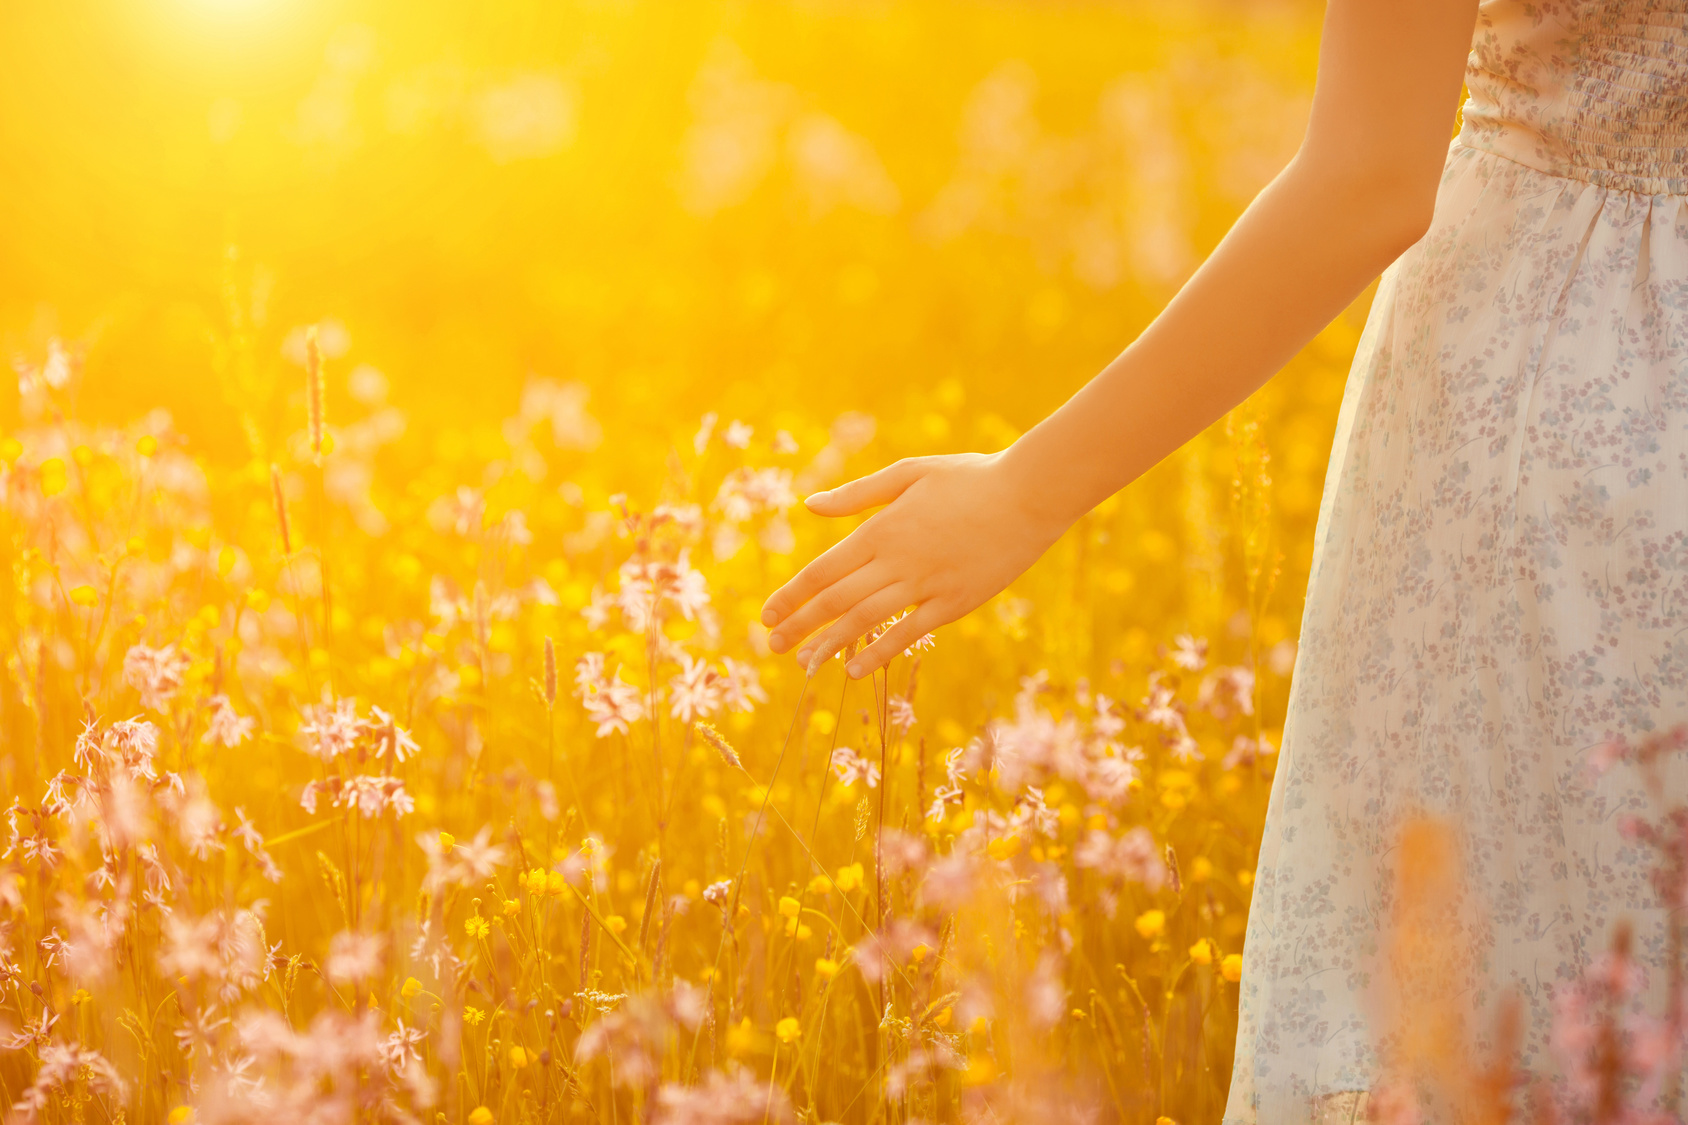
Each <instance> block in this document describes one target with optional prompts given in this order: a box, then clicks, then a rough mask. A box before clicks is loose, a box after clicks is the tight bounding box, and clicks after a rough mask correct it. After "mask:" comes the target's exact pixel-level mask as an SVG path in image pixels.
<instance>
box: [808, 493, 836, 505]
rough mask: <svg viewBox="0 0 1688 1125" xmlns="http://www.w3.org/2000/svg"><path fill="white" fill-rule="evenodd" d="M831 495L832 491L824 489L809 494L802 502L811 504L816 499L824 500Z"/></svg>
mask: <svg viewBox="0 0 1688 1125" xmlns="http://www.w3.org/2000/svg"><path fill="white" fill-rule="evenodd" d="M831 495H832V493H830V492H826V491H821V492H816V493H814V494H813V495H811V496H809V497H808V498H807V499H806V500H804V501H803V503H805V504H813V503H814V502H815V501H816V500H825V499H826V498H827V497H828V496H831Z"/></svg>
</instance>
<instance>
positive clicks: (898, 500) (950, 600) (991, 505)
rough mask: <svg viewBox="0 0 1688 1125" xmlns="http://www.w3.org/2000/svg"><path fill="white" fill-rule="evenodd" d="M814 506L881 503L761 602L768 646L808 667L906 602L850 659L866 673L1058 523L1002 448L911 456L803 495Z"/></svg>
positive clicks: (820, 510) (856, 671)
mask: <svg viewBox="0 0 1688 1125" xmlns="http://www.w3.org/2000/svg"><path fill="white" fill-rule="evenodd" d="M804 504H805V505H806V506H807V507H808V509H809V510H810V511H811V512H814V513H815V514H816V515H821V516H848V515H854V514H855V513H857V512H861V511H865V510H866V509H868V508H875V507H880V506H881V505H883V506H884V508H883V510H882V511H880V512H876V513H875V514H874V515H873V516H871V517H869V518H868V519H867V520H866V522H864V523H863V524H862V525H861V526H860V527H858V528H856V530H855V531H852V532H851V533H850V534H849V535H848V536H846V537H845V538H844V540H843V541H842V542H841V543H839V544H837V545H836V546H834V547H833V548H832V549H831V550H829V551H827V552H826V553H825V554H823V555H821V556H820V557H819V558H817V559H815V561H813V562H811V563H810V564H809V565H808V566H806V567H804V568H803V569H802V571H800V572H799V573H798V574H797V576H796V577H795V578H793V579H792V580H791V581H790V582H787V583H786V584H785V585H784V586H782V587H780V588H779V589H778V590H776V591H775V592H774V594H773V596H772V597H770V598H769V599H768V601H767V604H766V605H765V606H764V607H763V609H762V624H764V625H766V626H769V627H770V628H771V629H772V630H773V632H772V633H771V634H770V635H769V637H768V644H769V646H770V647H771V648H772V649H773V650H774V651H775V652H788V651H790V650H792V649H794V648H795V649H797V659H798V660H799V661H800V662H801V663H803V664H804V665H806V666H807V667H808V668H809V670H810V672H813V671H815V670H816V669H818V668H819V667H820V665H821V664H822V662H824V661H825V660H826V659H827V658H828V657H830V656H832V655H833V654H834V653H836V652H838V651H839V650H841V649H843V648H844V647H845V646H846V645H848V644H849V643H850V642H851V641H854V640H856V639H858V638H860V637H861V636H863V635H864V634H866V633H867V632H868V631H869V630H871V629H872V628H873V627H874V626H876V625H878V624H880V623H881V622H883V621H885V620H886V619H887V618H890V617H894V616H896V615H898V614H900V613H902V612H903V611H904V610H905V609H908V608H910V607H911V606H912V607H913V612H911V613H909V614H908V615H907V616H905V617H903V618H902V619H901V620H899V621H898V622H897V623H896V624H895V625H893V626H892V627H891V628H890V629H888V630H887V631H886V632H885V633H884V634H883V635H881V636H880V637H879V638H878V639H877V640H875V641H874V642H873V643H872V644H870V645H868V647H867V648H865V649H863V650H862V651H861V652H859V653H857V654H856V655H855V656H854V657H853V658H852V659H851V660H850V663H849V666H848V668H847V671H848V674H849V675H850V676H851V677H852V678H855V679H859V678H861V677H862V676H866V675H869V674H871V673H872V672H874V671H876V670H877V669H879V668H881V667H883V666H884V665H886V664H887V663H889V662H890V660H891V658H892V657H893V656H895V655H896V654H897V653H898V652H901V651H902V650H903V649H905V648H907V647H908V646H909V645H911V644H913V643H914V642H915V641H916V640H918V639H919V638H920V637H921V636H922V635H924V634H926V633H929V632H931V631H932V630H933V629H936V628H937V627H938V626H940V625H945V624H948V623H949V622H951V621H954V620H955V619H956V618H958V617H961V616H963V615H964V614H966V613H968V612H970V611H972V610H973V609H975V608H977V607H978V606H980V605H983V604H984V603H985V602H986V601H988V600H989V599H990V598H992V597H994V596H995V595H996V594H997V593H999V592H1000V591H1002V590H1003V589H1004V588H1005V587H1006V586H1007V585H1008V584H1009V583H1010V582H1012V581H1013V580H1014V579H1015V578H1017V577H1019V576H1020V574H1021V573H1023V572H1024V571H1025V570H1026V568H1027V567H1029V566H1031V564H1032V563H1034V562H1036V561H1037V559H1038V557H1039V556H1040V555H1042V554H1043V552H1044V551H1046V550H1047V549H1048V548H1049V546H1050V544H1052V543H1054V542H1055V540H1056V539H1057V538H1059V537H1060V535H1061V533H1062V532H1063V531H1065V530H1066V524H1065V522H1064V521H1062V520H1060V519H1058V518H1056V517H1054V516H1052V515H1050V514H1048V512H1047V510H1045V511H1043V512H1040V511H1039V507H1040V505H1039V504H1038V503H1037V498H1036V497H1035V496H1027V495H1023V494H1022V490H1021V487H1020V486H1019V485H1017V483H1016V481H1015V479H1014V478H1013V476H1012V474H1011V473H1010V472H1009V470H1008V467H1007V465H1005V463H1004V461H1003V457H1002V455H1001V454H983V453H957V454H949V455H945V456H940V457H913V458H909V459H907V460H903V461H898V462H897V463H896V464H894V465H889V466H887V467H886V468H883V469H881V470H879V471H878V472H876V473H872V474H870V475H868V476H865V477H861V478H859V479H857V480H853V481H851V482H850V483H848V484H845V485H841V486H839V487H838V488H835V489H833V490H831V491H830V492H817V493H815V495H813V496H811V497H809V498H808V499H807V500H805V501H804Z"/></svg>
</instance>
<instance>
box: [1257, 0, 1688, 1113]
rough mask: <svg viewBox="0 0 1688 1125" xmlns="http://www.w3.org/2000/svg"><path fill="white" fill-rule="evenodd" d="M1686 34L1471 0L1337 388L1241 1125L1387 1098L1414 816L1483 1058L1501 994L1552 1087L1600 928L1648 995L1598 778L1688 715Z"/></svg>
mask: <svg viewBox="0 0 1688 1125" xmlns="http://www.w3.org/2000/svg"><path fill="white" fill-rule="evenodd" d="M1685 29H1688V0H1676V2H1675V3H1655V4H1646V3H1635V2H1613V0H1607V2H1600V3H1558V4H1555V3H1551V2H1549V3H1536V4H1530V5H1526V4H1524V3H1522V2H1519V0H1499V2H1491V3H1485V4H1484V5H1483V6H1482V9H1481V15H1480V18H1479V25H1478V29H1477V36H1476V40H1475V43H1474V48H1473V52H1472V56H1471V63H1470V68H1469V71H1468V85H1469V86H1470V88H1471V90H1472V99H1471V101H1470V102H1468V103H1467V107H1466V121H1465V126H1464V128H1463V129H1462V132H1461V135H1460V137H1459V138H1458V139H1457V140H1456V141H1455V142H1454V144H1453V145H1452V147H1451V148H1450V150H1449V155H1448V160H1447V164H1446V167H1445V170H1444V173H1443V179H1442V184H1441V188H1440V192H1439V195H1438V197H1437V204H1436V213H1435V218H1434V220H1433V223H1432V226H1431V229H1430V231H1429V232H1428V233H1427V234H1426V235H1425V237H1424V238H1423V239H1422V240H1421V241H1420V242H1419V243H1418V244H1417V245H1416V246H1414V247H1413V248H1412V249H1411V250H1410V251H1408V252H1407V253H1406V254H1405V255H1404V256H1403V257H1402V258H1401V259H1400V260H1399V261H1397V262H1396V263H1395V264H1394V265H1393V266H1392V267H1391V268H1390V269H1389V270H1388V271H1387V272H1386V273H1385V274H1384V277H1383V280H1382V282H1381V283H1380V286H1379V289H1378V292H1377V296H1376V300H1375V302H1374V304H1373V306H1372V311H1371V316H1370V319H1369V321H1368V323H1367V326H1366V330H1365V333H1364V335H1363V337H1362V339H1361V343H1360V347H1359V351H1358V354H1357V355H1356V358H1355V362H1354V368H1353V372H1352V375H1351V377H1350V381H1349V386H1348V389H1347V393H1346V396H1345V398H1344V401H1343V405H1342V411H1341V415H1340V420H1339V424H1338V429H1337V436H1336V443H1335V448H1334V450H1333V453H1332V459H1331V465H1330V470H1329V474H1328V477H1327V479H1326V484H1325V495H1324V500H1323V504H1322V507H1321V511H1320V516H1319V529H1318V533H1317V535H1318V538H1317V542H1316V544H1315V560H1314V565H1313V574H1312V578H1311V582H1310V585H1309V589H1308V595H1307V604H1306V610H1305V618H1304V621H1303V625H1302V648H1301V651H1300V654H1299V656H1298V658H1297V664H1296V669H1295V680H1294V686H1293V689H1292V694H1291V700H1290V705H1289V715H1288V718H1287V721H1286V726H1285V731H1284V745H1283V750H1282V752H1281V755H1280V760H1279V762H1278V767H1277V770H1276V773H1275V775H1274V778H1273V788H1272V794H1271V805H1270V811H1269V813H1268V816H1267V821H1266V828H1265V836H1264V839H1263V842H1262V845H1261V853H1260V863H1259V870H1258V877H1257V882H1256V884H1255V890H1254V901H1253V908H1252V913H1251V916H1250V919H1249V929H1248V934H1247V939H1246V944H1245V949H1244V954H1243V957H1244V964H1243V978H1242V986H1241V1008H1240V1013H1239V1026H1238V1041H1237V1056H1236V1065H1235V1070H1234V1072H1233V1076H1232V1084H1231V1094H1230V1101H1229V1104H1228V1107H1227V1110H1226V1115H1225V1121H1226V1123H1227V1125H1244V1123H1253V1122H1257V1121H1258V1122H1267V1123H1271V1125H1301V1123H1306V1122H1309V1121H1312V1120H1314V1118H1315V1115H1316V1113H1318V1112H1319V1111H1318V1110H1317V1109H1316V1106H1322V1105H1328V1104H1330V1102H1329V1098H1330V1095H1332V1094H1337V1093H1341V1092H1343V1091H1362V1090H1367V1089H1370V1088H1371V1087H1372V1086H1373V1085H1374V1083H1375V1082H1376V1080H1377V1078H1378V1076H1379V1071H1380V1067H1381V1062H1380V1060H1382V1059H1385V1058H1387V1057H1388V1055H1389V1049H1390V1046H1391V1043H1390V1038H1389V1021H1388V1019H1387V1018H1386V1017H1385V1016H1383V1015H1382V1013H1384V1012H1386V1011H1388V1010H1389V1006H1390V1002H1391V995H1390V992H1389V989H1390V987H1391V985H1390V981H1389V974H1388V973H1387V972H1386V971H1385V969H1384V958H1385V955H1386V947H1387V943H1388V940H1389V921H1390V917H1391V911H1392V909H1393V906H1394V903H1393V901H1392V899H1393V896H1394V875H1395V867H1394V863H1393V860H1394V849H1395V847H1396V844H1397V841H1398V839H1399V835H1398V830H1399V827H1400V825H1401V823H1402V822H1403V820H1404V819H1405V818H1407V817H1409V816H1411V815H1414V814H1416V813H1421V812H1422V813H1427V814H1429V815H1432V816H1437V817H1442V818H1445V819H1447V820H1448V821H1449V822H1451V823H1452V824H1453V825H1454V826H1455V828H1456V831H1457V834H1458V837H1459V840H1460V843H1461V849H1462V851H1461V854H1462V860H1461V862H1462V875H1463V878H1464V880H1465V886H1466V888H1467V892H1468V895H1467V897H1468V902H1467V903H1466V904H1465V906H1464V907H1462V911H1461V915H1460V919H1459V922H1458V928H1459V931H1460V932H1461V933H1462V935H1463V936H1464V937H1465V938H1466V939H1467V941H1468V948H1469V952H1470V956H1469V957H1467V958H1464V959H1461V958H1458V957H1453V956H1450V959H1449V964H1448V971H1447V979H1446V988H1447V991H1448V995H1449V996H1451V997H1454V998H1456V1000H1457V1004H1458V1007H1459V1009H1460V1010H1461V1012H1462V1014H1463V1017H1464V1024H1465V1028H1466V1031H1467V1033H1468V1034H1469V1035H1470V1036H1471V1042H1472V1046H1473V1048H1474V1049H1475V1050H1477V1051H1484V1050H1486V1049H1487V1048H1488V1047H1490V1046H1491V1045H1492V1039H1493V1034H1494V1031H1495V1029H1496V1026H1497V1020H1498V1018H1499V1011H1500V1005H1501V1004H1502V1002H1503V1000H1504V999H1505V997H1506V996H1507V995H1508V994H1512V995H1515V996H1517V997H1518V998H1519V999H1520V1000H1521V1001H1522V1003H1523V1012H1522V1014H1523V1031H1524V1035H1523V1043H1522V1052H1523V1053H1522V1057H1521V1059H1520V1061H1521V1062H1522V1064H1523V1065H1524V1066H1525V1067H1526V1068H1527V1069H1528V1070H1530V1071H1533V1072H1534V1073H1536V1074H1539V1075H1545V1076H1548V1077H1549V1078H1550V1080H1551V1081H1553V1082H1557V1083H1560V1084H1561V1086H1562V1083H1563V1081H1564V1080H1563V1077H1562V1075H1561V1074H1560V1068H1559V1067H1558V1066H1557V1065H1556V1063H1555V1060H1554V1056H1553V1052H1552V1043H1551V1039H1552V1026H1553V1000H1554V995H1555V990H1556V989H1561V990H1562V989H1563V988H1565V987H1566V986H1568V985H1569V984H1570V983H1571V982H1572V981H1574V980H1575V978H1577V977H1578V976H1579V974H1581V973H1582V972H1583V970H1585V969H1586V968H1587V967H1588V966H1589V965H1590V963H1591V962H1592V961H1593V960H1594V959H1595V958H1596V957H1597V956H1598V955H1599V954H1600V953H1602V952H1603V951H1604V950H1605V949H1606V948H1607V947H1608V944H1609V942H1610V939H1611V936H1612V932H1613V927H1614V925H1615V924H1616V923H1617V922H1618V921H1619V920H1620V919H1627V920H1628V921H1629V923H1630V924H1631V925H1632V926H1633V928H1634V943H1635V944H1634V956H1635V958H1636V961H1637V962H1638V963H1639V965H1640V966H1641V967H1642V968H1643V970H1644V971H1645V972H1646V973H1647V983H1646V986H1645V987H1644V988H1642V989H1641V990H1640V993H1639V995H1638V997H1637V999H1636V1005H1637V1008H1638V1010H1639V1009H1640V1008H1645V1009H1646V1010H1647V1011H1649V1012H1651V1013H1652V1014H1654V1015H1658V1014H1660V1013H1662V1011H1663V1009H1664V994H1665V983H1666V982H1665V971H1664V965H1665V963H1666V957H1667V951H1666V946H1665V942H1666V921H1665V913H1664V910H1663V909H1662V907H1661V905H1660V904H1659V902H1658V900H1657V897H1656V895H1655V894H1654V891H1653V888H1652V886H1651V884H1650V883H1649V881H1648V874H1649V872H1650V870H1651V866H1652V857H1651V855H1650V853H1648V852H1647V851H1646V850H1645V849H1644V848H1642V847H1640V846H1639V845H1637V844H1635V843H1632V842H1631V841H1629V840H1627V839H1625V838H1624V836H1623V835H1622V833H1621V832H1620V830H1619V824H1620V822H1621V821H1622V820H1623V818H1624V816H1625V815H1627V814H1629V813H1638V814H1643V815H1646V814H1650V813H1652V812H1654V811H1655V810H1654V809H1653V808H1652V806H1651V804H1650V802H1649V799H1648V797H1647V794H1646V790H1645V789H1644V788H1643V786H1642V783H1641V781H1640V779H1639V777H1637V776H1635V774H1634V772H1633V771H1631V770H1627V769H1614V770H1611V771H1609V772H1607V773H1606V774H1604V775H1601V776H1598V777H1595V776H1594V775H1593V774H1592V773H1591V772H1590V771H1589V770H1588V769H1587V768H1586V766H1587V762H1588V758H1589V755H1590V754H1591V753H1592V752H1593V751H1594V749H1595V748H1596V747H1598V746H1599V745H1600V744H1601V743H1602V742H1604V741H1605V740H1606V739H1607V738H1608V737H1609V736H1611V735H1614V734H1619V733H1623V734H1630V735H1636V734H1640V733H1642V732H1646V731H1649V730H1654V729H1658V728H1660V727H1663V726H1668V725H1671V724H1674V723H1675V722H1678V721H1681V720H1684V719H1688V195H1685V194H1684V192H1688V148H1681V147H1676V146H1677V145H1678V144H1679V142H1677V141H1675V140H1673V138H1678V137H1681V136H1683V135H1684V134H1688V100H1685V99H1684V98H1683V97H1682V94H1683V92H1684V91H1688V30H1685ZM1626 114H1627V116H1626ZM1596 118H1598V119H1596ZM1666 769H1667V776H1666V789H1667V792H1668V793H1669V794H1670V795H1671V797H1672V798H1673V799H1674V800H1676V801H1680V800H1681V799H1682V798H1683V796H1684V795H1685V794H1688V769H1685V767H1684V764H1683V763H1682V762H1681V761H1673V762H1670V763H1668V764H1667V766H1666Z"/></svg>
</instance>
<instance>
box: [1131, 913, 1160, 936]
mask: <svg viewBox="0 0 1688 1125" xmlns="http://www.w3.org/2000/svg"><path fill="white" fill-rule="evenodd" d="M1136 925H1137V932H1138V933H1139V934H1142V935H1143V937H1144V938H1145V939H1147V940H1149V941H1153V940H1154V939H1155V938H1157V937H1159V936H1160V935H1161V934H1163V933H1165V932H1166V912H1165V911H1163V910H1145V911H1143V913H1141V914H1139V915H1138V916H1137V923H1136Z"/></svg>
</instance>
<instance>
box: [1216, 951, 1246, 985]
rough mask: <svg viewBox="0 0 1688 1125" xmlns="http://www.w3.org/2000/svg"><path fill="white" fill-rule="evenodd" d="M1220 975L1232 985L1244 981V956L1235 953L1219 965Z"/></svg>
mask: <svg viewBox="0 0 1688 1125" xmlns="http://www.w3.org/2000/svg"><path fill="white" fill-rule="evenodd" d="M1219 973H1220V975H1221V976H1223V977H1224V978H1225V979H1226V980H1228V981H1230V982H1231V983H1232V984H1236V983H1237V982H1238V981H1240V980H1242V979H1243V955H1242V954H1241V953H1233V954H1231V955H1229V956H1228V957H1226V958H1225V960H1223V961H1221V962H1220V963H1219Z"/></svg>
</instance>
